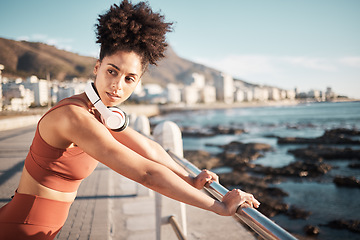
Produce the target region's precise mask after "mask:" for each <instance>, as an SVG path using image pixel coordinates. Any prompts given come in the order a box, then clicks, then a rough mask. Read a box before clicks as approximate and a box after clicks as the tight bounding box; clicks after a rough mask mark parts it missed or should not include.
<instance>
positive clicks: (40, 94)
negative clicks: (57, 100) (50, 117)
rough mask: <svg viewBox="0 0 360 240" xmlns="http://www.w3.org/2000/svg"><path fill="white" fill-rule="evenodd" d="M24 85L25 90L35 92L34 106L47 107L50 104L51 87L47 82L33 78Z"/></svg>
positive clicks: (28, 79)
mask: <svg viewBox="0 0 360 240" xmlns="http://www.w3.org/2000/svg"><path fill="white" fill-rule="evenodd" d="M23 84H24V86H25V88H27V89H30V90H31V91H33V92H34V106H46V105H47V104H48V101H49V86H48V82H47V81H46V80H43V79H40V80H39V79H38V78H37V77H36V76H31V77H29V78H27V79H26V81H25V82H24V83H23Z"/></svg>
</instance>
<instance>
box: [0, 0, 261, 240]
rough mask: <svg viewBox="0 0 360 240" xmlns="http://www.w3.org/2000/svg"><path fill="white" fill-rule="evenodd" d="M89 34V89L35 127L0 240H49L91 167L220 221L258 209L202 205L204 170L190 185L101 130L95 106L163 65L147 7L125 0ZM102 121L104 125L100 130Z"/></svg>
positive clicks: (163, 162) (126, 133) (159, 30)
mask: <svg viewBox="0 0 360 240" xmlns="http://www.w3.org/2000/svg"><path fill="white" fill-rule="evenodd" d="M96 27H97V43H100V44H101V49H100V58H99V60H98V61H97V63H96V65H95V67H94V74H95V76H96V78H95V81H94V84H93V85H90V89H89V88H88V89H87V91H86V92H85V93H82V94H79V95H76V96H73V97H70V98H67V99H64V100H62V101H61V102H60V103H58V104H57V105H56V106H55V107H53V108H52V109H50V110H49V111H48V112H47V113H46V114H45V115H44V116H43V117H42V118H41V119H40V121H39V123H38V126H37V129H36V133H35V137H34V140H33V143H32V145H31V148H30V151H29V154H28V156H27V158H26V160H25V166H24V169H23V173H22V176H21V179H20V183H19V186H18V189H17V190H16V192H15V195H14V197H13V199H12V201H11V202H10V203H8V204H7V205H5V206H4V207H3V208H1V209H0V239H37V240H39V239H53V238H54V237H55V236H56V234H57V233H58V232H59V231H60V229H61V227H62V226H63V224H64V222H65V221H66V218H67V215H68V211H69V208H70V205H71V203H72V202H73V201H74V199H75V197H76V193H77V189H78V187H79V184H80V182H81V180H82V179H84V178H85V177H87V176H88V175H90V174H91V172H92V171H93V170H94V169H95V167H96V165H97V163H98V162H101V163H103V164H105V165H107V166H108V167H110V168H111V169H113V170H114V171H116V172H117V173H119V174H121V175H123V176H125V177H128V178H130V179H132V180H134V181H136V182H138V183H141V184H143V185H144V186H146V187H149V188H151V189H153V190H154V191H157V192H159V193H161V194H163V195H165V196H168V197H170V198H173V199H175V200H178V201H181V202H184V203H187V204H190V205H193V206H196V207H199V208H202V209H206V210H209V211H212V212H215V213H217V214H220V215H229V216H230V215H233V214H234V213H235V211H236V209H237V207H238V206H240V205H241V204H243V203H247V204H249V205H250V206H255V207H258V206H259V202H258V201H257V200H256V199H255V198H254V197H253V196H252V195H251V194H247V193H245V192H242V191H240V190H233V191H231V192H229V193H228V194H227V195H226V196H225V197H224V198H223V201H222V202H219V201H216V200H214V199H212V198H210V197H209V196H207V195H206V194H203V193H202V192H200V191H198V189H201V188H202V187H203V186H204V185H205V184H206V183H211V182H212V181H217V176H216V175H215V174H213V173H212V172H209V171H206V170H204V171H203V172H202V173H201V174H199V176H197V177H196V178H192V177H190V176H189V175H188V174H187V173H186V171H184V170H183V169H182V168H181V167H179V166H178V165H176V164H175V163H174V161H172V159H171V158H170V156H169V155H168V154H167V153H166V152H165V151H164V150H163V149H162V147H161V146H160V145H158V144H157V143H155V142H153V141H151V140H149V139H147V138H146V137H144V136H142V135H141V134H139V133H137V132H136V131H134V130H132V129H131V128H126V123H122V125H124V126H120V128H121V130H123V131H117V130H115V131H114V130H109V129H108V128H107V127H106V126H108V127H111V126H109V125H111V124H113V123H114V121H113V120H114V119H111V118H112V117H113V115H111V116H110V117H108V116H105V115H106V114H107V113H104V111H109V110H104V109H102V108H101V107H99V104H100V103H101V104H102V103H103V104H104V105H105V106H115V105H118V104H120V103H122V102H124V101H125V100H126V99H127V98H128V97H129V96H130V95H131V93H132V92H133V91H134V89H135V87H136V86H137V84H138V83H139V81H140V79H141V76H142V75H143V73H144V71H145V70H146V68H147V66H148V64H155V65H156V62H157V61H158V60H159V59H161V58H162V57H164V51H165V49H166V46H167V44H166V42H165V34H166V32H169V31H170V28H171V23H166V22H164V17H163V16H162V15H160V14H158V13H153V12H152V10H151V9H150V8H149V6H148V5H147V4H145V3H139V4H137V5H132V4H131V3H129V2H128V1H127V0H125V1H123V2H122V3H121V4H120V5H119V6H117V5H113V6H112V7H111V8H110V10H109V11H108V12H107V13H105V14H104V15H100V16H99V19H98V24H97V25H96ZM94 96H95V98H98V99H97V100H96V99H95V100H94V99H93V97H94ZM115 111H120V110H115ZM100 113H101V114H100ZM116 114H117V113H116ZM117 117H119V116H118V115H117ZM102 118H103V119H105V121H106V120H107V119H108V120H109V119H110V120H109V122H105V124H103V123H102V120H101V119H102ZM119 119H120V120H122V119H121V117H119ZM119 119H117V118H116V117H115V122H116V121H117V120H119ZM111 121H112V123H111ZM115 125H116V124H115ZM116 128H117V127H116ZM124 128H125V130H124Z"/></svg>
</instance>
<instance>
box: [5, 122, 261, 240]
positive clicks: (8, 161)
mask: <svg viewBox="0 0 360 240" xmlns="http://www.w3.org/2000/svg"><path fill="white" fill-rule="evenodd" d="M34 131H35V126H34V125H31V126H28V127H22V128H16V129H12V130H4V131H0V206H2V205H4V204H6V203H7V202H8V201H10V197H11V196H12V195H13V193H14V191H15V189H16V188H17V185H18V182H19V179H20V175H21V171H22V168H23V164H24V159H25V157H26V155H27V152H28V149H29V146H30V144H31V141H32V138H33V136H34ZM139 188H140V190H142V191H140V192H145V193H146V194H138V193H139V191H138V189H139ZM154 195H155V194H154V193H153V192H151V191H150V192H148V191H146V190H144V189H143V188H142V186H139V185H138V184H137V183H135V182H133V181H131V180H129V179H126V178H124V177H122V176H120V175H119V174H116V173H115V172H113V171H112V170H110V169H109V168H107V167H106V166H104V165H102V164H99V166H98V167H97V168H96V170H95V171H94V173H93V174H92V175H91V176H90V177H88V178H87V179H85V180H84V181H83V182H82V184H81V186H80V188H79V191H78V197H77V198H76V200H75V201H74V203H73V204H72V206H71V209H70V213H69V217H68V219H67V221H66V224H65V225H64V227H63V229H62V230H61V231H60V233H59V234H58V235H57V238H56V239H61V240H63V239H69V240H73V239H93V240H107V239H126V240H148V239H149V240H152V239H156V233H155V197H154ZM172 204H177V205H179V204H178V203H174V202H173V203H172ZM169 206H171V205H166V204H165V208H168V209H165V210H166V211H164V210H163V212H171V211H172V210H173V207H169ZM186 212H187V217H186V219H187V236H188V239H207V240H209V239H226V238H229V239H255V238H254V236H253V235H252V234H251V233H250V232H249V231H248V230H246V229H245V228H244V227H243V226H242V225H240V224H239V223H237V222H236V221H235V220H234V219H233V218H231V217H221V216H218V215H216V214H213V213H210V212H206V211H204V210H201V209H197V208H194V207H191V206H186ZM169 227H170V226H169ZM162 239H166V240H171V239H177V238H176V236H175V234H174V233H172V235H166V236H165V235H164V237H163V238H162Z"/></svg>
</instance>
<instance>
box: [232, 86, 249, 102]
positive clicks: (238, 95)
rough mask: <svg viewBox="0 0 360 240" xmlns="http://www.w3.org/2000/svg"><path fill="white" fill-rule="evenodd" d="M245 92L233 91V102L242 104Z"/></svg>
mask: <svg viewBox="0 0 360 240" xmlns="http://www.w3.org/2000/svg"><path fill="white" fill-rule="evenodd" d="M245 95H246V93H245V91H244V90H242V89H237V90H236V91H235V96H234V101H235V102H244V101H245Z"/></svg>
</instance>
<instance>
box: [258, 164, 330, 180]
mask: <svg viewBox="0 0 360 240" xmlns="http://www.w3.org/2000/svg"><path fill="white" fill-rule="evenodd" d="M331 169H332V167H331V165H329V164H326V163H318V162H316V163H311V162H302V161H297V162H293V163H290V164H289V165H287V166H284V167H281V168H273V167H264V166H262V165H256V167H255V168H254V169H253V171H254V172H256V173H261V174H264V175H271V176H280V175H281V176H291V177H318V176H321V175H324V174H326V173H327V172H328V171H329V170H331Z"/></svg>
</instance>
